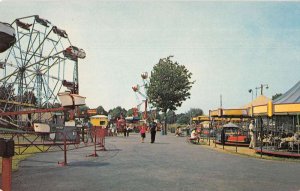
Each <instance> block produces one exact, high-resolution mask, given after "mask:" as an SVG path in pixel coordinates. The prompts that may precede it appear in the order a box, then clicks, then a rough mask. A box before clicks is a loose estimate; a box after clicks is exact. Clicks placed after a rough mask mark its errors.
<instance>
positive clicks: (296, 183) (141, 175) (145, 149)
mask: <svg viewBox="0 0 300 191" xmlns="http://www.w3.org/2000/svg"><path fill="white" fill-rule="evenodd" d="M149 137H150V136H149V134H147V138H146V142H145V143H141V142H140V137H139V135H138V134H131V135H130V136H129V137H127V138H125V137H122V136H119V137H108V138H106V149H107V151H99V152H97V153H98V155H99V157H87V155H89V154H92V153H93V147H86V148H82V149H77V150H73V151H69V152H68V153H67V161H68V165H67V166H63V167H61V166H59V165H58V164H57V162H58V161H63V152H61V151H60V152H49V153H40V154H37V155H35V156H33V157H31V158H28V159H26V160H25V161H23V162H21V164H20V168H19V170H18V171H17V172H14V173H13V182H12V187H13V190H20V191H21V190H22V191H27V190H28V191H35V190H42V191H48V190H49V191H50V190H51V191H54V190H55V191H77V190H78V191H82V190H101V191H102V190H104V191H105V190H108V191H127V190H128V191H140V190H145V191H160V190H161V191H163V190H166V191H168V190H170V191H189V190H191V191H194V190H195V191H197V190H213V191H214V190H226V191H227V190H232V191H234V190H238V191H241V190H249V191H250V190H251V191H252V190H272V191H273V190H276V191H278V190H283V191H290V190H295V191H299V190H300V163H297V162H282V161H270V160H261V159H257V158H251V157H245V156H240V155H232V154H227V153H223V152H218V151H216V150H212V149H209V148H206V147H203V146H200V145H193V144H190V143H187V142H186V139H185V138H184V137H175V136H174V135H167V136H162V135H160V134H157V136H156V142H155V143H154V144H151V143H150V140H149Z"/></svg>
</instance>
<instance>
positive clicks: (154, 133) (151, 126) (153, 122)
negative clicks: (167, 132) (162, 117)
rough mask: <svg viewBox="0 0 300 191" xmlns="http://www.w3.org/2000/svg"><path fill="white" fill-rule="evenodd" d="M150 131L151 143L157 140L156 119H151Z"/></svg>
mask: <svg viewBox="0 0 300 191" xmlns="http://www.w3.org/2000/svg"><path fill="white" fill-rule="evenodd" d="M149 128H150V133H151V143H154V142H155V136H156V130H157V123H156V122H155V121H154V120H151V121H150V123H149Z"/></svg>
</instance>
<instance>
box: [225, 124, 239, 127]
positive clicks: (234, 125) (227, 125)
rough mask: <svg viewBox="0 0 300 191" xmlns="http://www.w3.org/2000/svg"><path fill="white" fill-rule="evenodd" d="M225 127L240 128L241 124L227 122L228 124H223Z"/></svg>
mask: <svg viewBox="0 0 300 191" xmlns="http://www.w3.org/2000/svg"><path fill="white" fill-rule="evenodd" d="M223 127H236V128H238V127H239V126H237V125H236V124H234V123H227V124H226V125H223Z"/></svg>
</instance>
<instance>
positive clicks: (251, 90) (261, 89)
mask: <svg viewBox="0 0 300 191" xmlns="http://www.w3.org/2000/svg"><path fill="white" fill-rule="evenodd" d="M264 87H265V88H266V89H269V85H268V84H260V86H259V87H255V97H257V90H260V95H263V89H264ZM248 92H249V93H252V100H253V89H249V90H248Z"/></svg>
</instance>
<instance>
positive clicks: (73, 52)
mask: <svg viewBox="0 0 300 191" xmlns="http://www.w3.org/2000/svg"><path fill="white" fill-rule="evenodd" d="M63 54H64V56H65V57H67V58H69V59H71V60H76V59H77V58H81V59H83V58H85V56H86V54H85V52H84V50H83V49H79V48H77V47H76V46H69V47H68V48H66V50H64V51H63Z"/></svg>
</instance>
